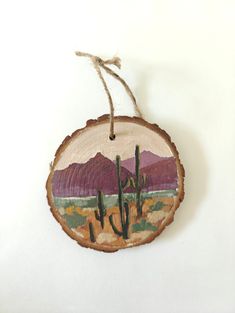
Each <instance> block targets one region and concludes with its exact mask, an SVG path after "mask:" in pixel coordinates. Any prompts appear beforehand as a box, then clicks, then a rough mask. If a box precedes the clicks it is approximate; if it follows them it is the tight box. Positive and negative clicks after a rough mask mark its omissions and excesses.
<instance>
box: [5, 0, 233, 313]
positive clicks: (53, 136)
mask: <svg viewBox="0 0 235 313" xmlns="http://www.w3.org/2000/svg"><path fill="white" fill-rule="evenodd" d="M0 32H1V36H0V38H1V41H0V44H1V47H0V54H1V56H0V83H1V91H0V104H1V123H0V127H1V131H0V134H1V171H0V173H1V176H0V177H1V179H0V182H1V191H2V192H1V208H0V210H1V219H0V247H1V248H0V313H21V312H24V313H28V312H30V313H32V312H35V313H41V312H43V313H47V312H48V313H49V312H50V313H51V312H52V313H53V312H55V313H62V312H63V313H64V312H71V313H73V312H76V313H101V312H102V313H106V312H107V313H111V312H112V313H126V312H135V313H144V312H148V313H155V312H161V313H176V312H177V313H178V312H179V313H191V312H192V313H194V312H195V313H198V312H203V313H210V312H211V313H217V312H218V313H230V312H231V313H233V312H235V297H234V293H235V270H234V264H235V251H234V244H235V204H234V203H235V178H234V174H235V165H234V160H235V88H234V87H235V41H234V37H235V2H234V1H232V0H231V1H229V0H195V1H193V0H178V1H175V0H161V1H160V0H159V1H154V0H152V1H151V0H150V1H148V0H145V1H127V0H126V1H121V0H120V1H112V0H110V1H105V0H99V1H95V0H94V1H92V0H88V1H78V0H77V1H70V0H67V1H52V0H51V1H50V0H49V1H48V0H47V1H46V0H41V1H26V0H21V1H4V2H3V1H2V2H1V4H0ZM76 49H79V50H82V51H88V52H91V53H96V54H98V55H101V56H103V57H111V56H113V55H114V54H118V55H119V56H120V57H121V58H122V61H123V62H122V64H123V68H122V71H121V75H122V76H123V77H124V78H126V79H127V81H128V82H129V84H130V85H131V86H132V88H133V90H134V92H135V95H136V96H137V99H138V101H139V104H140V107H141V109H142V111H143V112H144V117H145V119H146V120H148V121H149V122H155V123H157V124H159V125H160V126H161V127H162V128H164V129H165V130H167V131H168V132H169V134H170V135H171V136H172V139H173V141H174V142H175V143H176V145H177V147H178V149H179V151H180V155H181V159H182V162H183V164H184V166H185V170H186V181H185V183H186V186H185V188H186V196H185V201H184V202H183V204H182V206H181V207H180V209H179V210H178V212H177V214H176V217H175V222H174V224H172V225H170V226H169V227H168V228H167V230H165V231H164V233H163V234H162V235H161V236H160V237H159V238H158V239H157V240H155V241H154V242H153V243H152V244H150V245H146V246H142V247H140V248H133V249H127V250H125V251H119V252H118V253H115V254H104V253H100V252H96V251H92V250H88V249H84V248H82V247H80V246H78V245H77V244H76V243H75V242H74V241H73V240H71V239H70V238H69V237H68V236H67V235H66V234H65V233H64V232H63V231H62V230H61V229H60V226H59V224H57V222H56V221H55V220H54V219H53V217H52V215H51V213H50V212H49V208H48V205H47V201H46V193H45V188H44V185H45V181H46V178H47V175H48V172H49V165H48V164H49V162H50V161H51V160H52V159H53V154H54V152H55V151H56V149H57V147H58V145H59V144H60V143H61V141H62V140H63V139H64V137H65V136H66V135H67V134H70V133H71V132H73V131H74V130H75V129H77V128H80V127H82V126H84V124H85V122H86V120H87V119H90V118H96V117H97V116H99V115H102V114H104V113H108V104H107V99H106V96H105V94H104V92H103V90H102V87H101V84H100V82H99V80H98V78H97V77H96V75H95V72H94V70H93V68H92V67H91V65H90V63H89V62H88V60H85V59H79V58H78V57H76V56H75V55H74V51H75V50H76ZM109 82H110V86H111V88H112V90H113V95H114V99H115V101H116V108H117V110H116V113H117V114H127V115H128V114H130V115H131V114H132V113H133V110H132V108H131V104H130V102H129V99H128V98H127V97H126V96H125V94H124V92H123V91H122V89H121V88H120V87H119V86H118V85H117V83H116V82H113V81H109Z"/></svg>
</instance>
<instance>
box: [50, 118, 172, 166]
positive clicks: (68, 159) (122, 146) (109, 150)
mask: <svg viewBox="0 0 235 313" xmlns="http://www.w3.org/2000/svg"><path fill="white" fill-rule="evenodd" d="M114 127H115V134H116V138H115V140H113V141H111V140H110V139H109V123H108V122H107V123H103V124H99V125H97V126H92V127H88V128H86V129H85V130H83V131H82V132H81V133H80V134H79V135H77V136H76V137H74V138H73V140H72V141H71V142H70V143H69V145H68V146H67V147H66V148H65V150H64V151H63V153H62V154H61V156H60V159H59V160H58V162H57V164H56V166H55V169H64V168H66V167H68V166H69V164H71V163H85V162H86V161H88V160H89V159H90V158H92V157H94V156H95V155H96V153H97V152H101V153H102V154H103V155H104V156H106V157H108V158H109V159H110V160H114V159H115V157H116V155H120V157H121V159H122V160H125V159H128V158H130V157H133V156H134V153H135V146H136V144H138V145H139V146H140V151H141V152H142V151H144V150H146V151H151V152H153V153H155V154H157V155H159V156H163V157H170V156H173V153H172V151H171V148H170V147H169V146H168V145H167V143H166V142H165V140H164V139H163V138H162V137H161V136H160V135H158V134H157V133H156V132H154V131H152V130H150V129H148V128H146V127H144V126H142V125H138V124H136V123H134V122H118V121H117V122H115V124H114Z"/></svg>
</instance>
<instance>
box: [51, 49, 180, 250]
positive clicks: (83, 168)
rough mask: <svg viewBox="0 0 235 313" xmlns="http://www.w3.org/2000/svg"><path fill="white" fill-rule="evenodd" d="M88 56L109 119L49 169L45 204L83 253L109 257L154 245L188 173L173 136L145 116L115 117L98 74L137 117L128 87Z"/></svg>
mask: <svg viewBox="0 0 235 313" xmlns="http://www.w3.org/2000/svg"><path fill="white" fill-rule="evenodd" d="M76 54H77V55H79V56H86V57H89V58H90V59H91V60H92V62H93V64H94V67H95V69H96V71H97V73H98V75H99V77H100V79H101V81H102V83H103V86H104V89H105V91H106V93H107V95H108V99H109V105H110V114H109V115H103V116H101V117H99V118H98V119H97V120H89V121H87V123H86V126H85V127H84V128H82V129H78V130H76V131H75V132H74V133H73V134H72V135H71V136H67V137H66V138H65V140H64V141H63V143H62V144H61V146H60V147H59V149H58V150H57V151H56V154H55V159H54V161H53V164H52V165H51V170H50V174H49V177H48V179H47V184H46V189H47V199H48V203H49V206H50V207H51V212H52V214H53V216H54V217H55V218H56V220H57V221H58V222H59V223H60V224H61V226H62V228H63V230H64V231H65V232H66V233H67V234H68V235H69V236H70V237H71V238H72V239H74V240H76V241H77V242H78V243H79V244H80V245H81V246H83V247H89V248H93V249H96V250H100V251H105V252H115V251H117V250H119V249H123V248H129V247H134V246H138V245H142V244H145V243H149V242H151V241H152V240H153V239H154V238H155V237H157V236H158V235H159V234H160V233H161V232H162V231H163V230H164V228H165V227H166V226H167V225H169V224H170V223H171V222H172V221H173V218H174V214H175V211H176V209H177V208H178V207H179V205H180V202H181V201H182V200H183V197H184V185H183V181H184V169H183V166H182V164H181V163H180V159H179V154H178V152H177V149H176V146H175V145H174V144H173V143H172V142H171V139H170V137H169V135H168V134H167V133H166V132H165V131H164V130H162V129H161V128H160V127H159V126H157V125H156V124H150V123H148V122H147V121H145V120H144V119H143V118H142V117H127V116H115V117H114V108H113V102H112V98H111V95H110V92H109V90H108V87H107V85H106V82H105V81H104V78H103V75H102V73H101V70H100V68H103V69H104V70H105V71H106V72H107V73H109V74H110V75H112V76H113V77H115V78H116V79H118V80H119V81H120V82H121V83H122V84H123V86H124V88H125V89H126V91H127V92H128V94H129V96H130V97H131V99H132V101H133V104H134V106H135V108H136V111H137V112H138V114H139V115H140V112H139V110H138V107H137V104H136V101H135V97H134V96H133V94H132V92H131V90H130V88H129V86H128V85H127V84H126V82H125V81H124V80H123V79H122V78H121V77H120V76H119V75H117V74H116V73H115V72H114V71H113V70H111V69H110V68H109V67H108V66H107V65H108V64H113V65H116V66H118V67H120V59H119V58H113V59H111V60H106V61H104V60H102V59H101V58H99V57H96V56H93V55H90V54H87V53H81V52H77V53H76Z"/></svg>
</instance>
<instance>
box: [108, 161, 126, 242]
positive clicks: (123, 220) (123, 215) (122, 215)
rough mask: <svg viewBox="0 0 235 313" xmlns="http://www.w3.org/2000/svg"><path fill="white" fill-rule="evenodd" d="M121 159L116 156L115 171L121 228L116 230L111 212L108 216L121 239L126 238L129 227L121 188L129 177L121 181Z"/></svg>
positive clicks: (124, 186)
mask: <svg viewBox="0 0 235 313" xmlns="http://www.w3.org/2000/svg"><path fill="white" fill-rule="evenodd" d="M120 163H121V160H120V156H119V155H117V156H116V171H117V179H118V205H119V212H120V222H121V228H122V230H118V229H117V227H116V226H115V224H114V221H113V214H111V215H110V216H109V222H110V224H111V226H112V229H113V231H114V232H115V234H117V235H118V236H122V237H123V239H128V229H129V224H130V222H129V205H128V203H127V202H124V201H123V189H124V188H126V187H127V186H128V185H129V179H127V180H126V181H125V182H122V181H121V165H120Z"/></svg>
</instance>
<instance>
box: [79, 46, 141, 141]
mask: <svg viewBox="0 0 235 313" xmlns="http://www.w3.org/2000/svg"><path fill="white" fill-rule="evenodd" d="M75 54H76V55H77V56H80V57H88V58H90V59H91V61H92V63H93V65H94V68H95V70H96V72H97V74H98V76H99V78H100V80H101V82H102V84H103V87H104V90H105V92H106V94H107V97H108V101H109V107H110V114H109V117H110V132H109V138H110V140H114V139H115V133H114V105H113V100H112V96H111V93H110V91H109V89H108V86H107V84H106V81H105V79H104V77H103V75H102V72H101V68H102V69H104V70H105V71H106V73H108V74H109V75H111V76H112V77H114V78H115V79H117V80H118V81H119V82H120V83H121V84H122V85H123V87H124V88H125V90H126V92H127V94H128V95H129V96H130V98H131V100H132V103H133V105H134V108H135V111H136V114H137V115H138V116H140V117H142V114H141V112H140V109H139V107H138V105H137V103H136V99H135V96H134V95H133V93H132V91H131V89H130V87H129V86H128V85H127V83H126V82H125V80H124V79H123V78H121V77H120V76H119V75H118V74H117V73H116V72H114V71H113V70H112V69H111V68H110V67H108V66H107V65H115V66H116V67H117V68H119V69H120V68H121V59H120V58H119V57H113V58H112V59H107V60H103V59H101V58H100V57H98V56H95V55H92V54H90V53H86V52H81V51H76V52H75Z"/></svg>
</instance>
